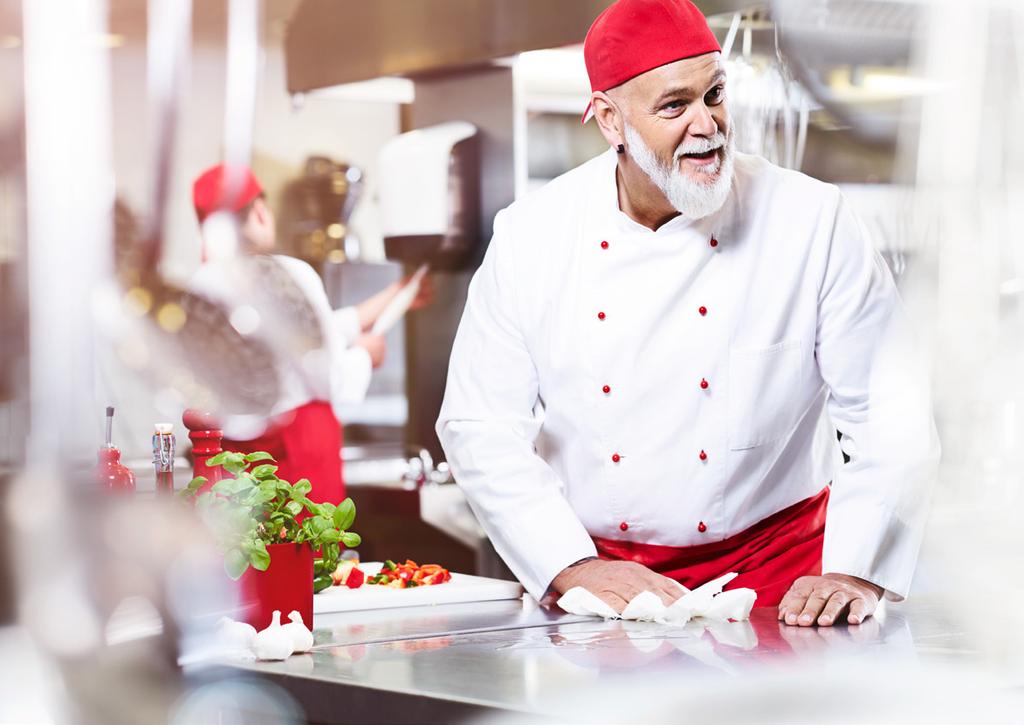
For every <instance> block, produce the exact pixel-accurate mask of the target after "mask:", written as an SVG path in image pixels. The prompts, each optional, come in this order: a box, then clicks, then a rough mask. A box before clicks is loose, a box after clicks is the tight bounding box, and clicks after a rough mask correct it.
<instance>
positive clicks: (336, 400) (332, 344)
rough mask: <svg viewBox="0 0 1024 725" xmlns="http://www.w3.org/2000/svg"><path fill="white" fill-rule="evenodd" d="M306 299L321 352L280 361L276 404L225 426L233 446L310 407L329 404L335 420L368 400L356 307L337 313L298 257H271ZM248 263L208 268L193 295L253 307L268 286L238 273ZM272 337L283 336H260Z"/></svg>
mask: <svg viewBox="0 0 1024 725" xmlns="http://www.w3.org/2000/svg"><path fill="white" fill-rule="evenodd" d="M271 258H272V259H273V260H274V261H276V262H277V264H278V265H280V268H281V270H283V273H284V274H286V275H288V279H290V280H291V282H292V283H294V285H295V287H296V289H297V292H298V293H299V294H301V295H302V296H303V297H304V298H305V302H306V303H307V304H308V305H309V307H310V309H311V311H312V314H313V316H314V318H315V320H316V322H317V325H318V327H319V328H320V334H321V336H322V338H323V347H322V348H321V349H320V350H318V351H317V352H318V353H319V354H317V355H312V356H307V357H304V358H300V357H298V356H292V357H289V358H287V359H282V360H278V364H277V377H278V385H279V386H280V388H279V394H278V399H277V403H276V404H275V405H274V407H273V409H272V410H271V411H270V412H269V414H268V415H267V416H258V417H254V416H229V417H227V418H226V419H225V420H224V421H223V422H222V427H223V429H224V435H225V436H226V437H227V438H230V439H234V440H250V439H252V438H256V437H258V436H260V435H262V434H263V432H264V431H265V429H266V427H267V425H268V424H269V423H270V422H271V421H273V420H274V419H275V418H276V417H277V416H279V415H281V414H282V413H286V412H288V411H290V410H294V409H295V408H298V407H300V406H303V405H305V404H306V403H309V402H311V401H315V400H321V401H325V402H329V403H330V404H331V407H332V409H333V410H334V414H335V417H339V419H340V410H341V409H342V407H343V406H344V405H345V404H349V403H357V402H360V401H362V400H363V399H364V398H365V397H366V392H367V390H368V389H369V387H370V379H371V375H372V372H373V365H372V363H371V360H370V354H369V353H368V352H367V351H366V350H365V349H364V348H362V347H358V346H356V345H355V344H354V343H355V342H356V340H357V339H358V338H359V336H360V334H361V330H360V326H359V316H358V313H357V312H356V308H355V307H342V308H340V309H333V308H332V307H331V304H330V301H329V300H328V298H327V292H326V291H325V290H324V283H323V281H322V280H321V279H320V275H318V274H317V273H316V270H315V269H313V268H312V267H311V266H310V265H309V264H307V263H306V262H303V261H302V260H300V259H296V258H294V257H288V256H285V255H280V254H275V255H272V257H271ZM240 261H242V262H244V258H239V259H235V258H229V259H225V260H221V261H215V262H207V263H205V264H203V265H202V266H200V267H199V269H198V270H196V272H195V274H194V275H193V276H192V279H191V280H190V283H189V286H190V288H191V289H192V291H194V292H197V293H199V294H202V295H204V296H206V297H209V298H211V299H213V300H217V301H219V302H220V303H221V304H222V305H224V306H225V307H226V308H227V309H235V308H237V307H239V306H243V305H247V304H249V303H252V305H253V306H255V307H258V303H257V302H255V301H253V300H252V299H250V296H255V297H261V296H263V295H264V292H265V289H264V285H265V284H267V283H266V282H264V281H262V280H259V279H250V278H247V277H246V276H245V270H247V269H248V268H247V267H244V266H243V267H239V262H240ZM261 332H265V333H266V334H268V335H275V334H280V331H275V330H262V331H261Z"/></svg>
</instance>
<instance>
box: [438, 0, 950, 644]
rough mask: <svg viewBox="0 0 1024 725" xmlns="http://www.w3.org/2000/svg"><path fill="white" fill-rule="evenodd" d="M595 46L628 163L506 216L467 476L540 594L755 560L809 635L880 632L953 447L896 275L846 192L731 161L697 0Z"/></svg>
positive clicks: (549, 190)
mask: <svg viewBox="0 0 1024 725" xmlns="http://www.w3.org/2000/svg"><path fill="white" fill-rule="evenodd" d="M584 56H585V59H586V65H587V71H588V73H589V76H590V81H591V87H592V91H593V93H592V95H591V106H590V107H589V108H588V109H587V113H588V115H589V114H590V113H591V112H592V113H593V116H594V117H596V120H597V123H598V125H599V127H600V130H601V133H602V134H603V135H604V137H605V139H606V141H607V142H608V144H609V146H610V147H611V149H610V150H609V151H607V152H605V153H604V154H602V155H601V156H599V157H597V158H595V159H593V160H591V161H589V162H588V163H586V164H584V165H583V166H581V167H579V168H577V169H575V170H572V171H570V172H568V173H567V174H564V175H563V176H562V177H560V178H557V179H555V180H554V181H552V182H551V183H549V184H548V185H547V186H545V187H544V188H542V189H540V190H538V191H537V192H535V193H533V194H531V195H529V196H527V197H525V198H524V199H522V200H519V201H517V202H516V203H514V204H512V205H511V206H510V207H508V208H507V209H505V210H503V211H502V212H500V213H499V214H498V216H497V218H496V219H495V222H494V237H493V240H492V241H491V244H490V247H489V249H488V251H487V256H486V259H485V261H484V263H483V265H482V266H481V268H480V269H479V271H478V272H477V274H476V276H475V278H474V280H473V283H472V286H471V288H470V293H469V299H468V302H467V304H466V310H465V313H464V316H463V318H462V323H461V326H460V328H459V332H458V336H457V338H456V341H455V345H454V349H453V352H452V358H451V365H450V369H449V377H448V387H447V391H446V395H445V401H444V406H443V408H442V411H441V415H440V419H439V420H438V424H437V431H438V435H439V436H440V438H441V441H442V443H443V445H444V449H445V452H446V453H447V456H448V461H449V463H450V465H451V467H452V470H453V472H454V474H455V477H456V480H457V481H458V483H459V484H460V486H462V488H463V489H464V490H465V492H466V495H467V497H468V498H469V500H470V502H471V504H472V506H473V508H474V510H475V511H476V512H477V513H478V515H479V517H480V519H481V521H482V523H483V526H484V528H485V529H486V531H487V533H488V534H489V536H490V537H491V540H492V541H493V543H494V545H495V548H496V549H497V551H498V552H499V553H500V554H501V555H502V556H503V557H504V558H505V560H506V562H507V563H508V564H509V566H510V567H511V569H512V571H513V572H515V574H516V575H517V576H518V577H519V579H520V580H521V581H522V582H523V583H524V584H525V586H526V587H527V589H528V590H529V591H530V592H531V593H532V594H533V595H534V596H536V597H538V598H540V597H542V596H543V595H545V593H547V592H549V591H553V592H555V593H563V592H565V591H566V590H568V589H569V588H571V587H574V586H582V587H585V588H586V589H588V590H590V591H591V592H593V593H595V594H597V595H598V596H599V597H601V598H602V599H604V600H605V601H606V602H607V603H608V604H609V605H611V606H612V607H614V608H615V609H616V610H618V611H622V609H623V608H624V607H625V606H626V604H627V603H628V602H629V601H630V600H631V599H632V598H633V597H634V596H635V595H636V594H638V593H640V592H642V591H644V590H649V591H652V592H655V593H657V594H659V595H660V596H661V597H662V598H663V600H664V601H665V602H666V603H670V602H672V601H674V600H675V599H676V598H678V597H679V595H680V593H681V592H680V591H679V588H678V587H677V586H676V584H675V582H676V581H678V582H681V583H683V584H684V585H687V586H690V587H692V586H696V585H698V584H701V583H704V582H706V581H709V580H711V579H713V578H715V577H718V576H720V575H723V574H726V573H729V572H738V573H739V576H738V577H737V578H736V579H735V580H734V581H733V582H732V584H731V585H730V586H731V587H751V588H753V589H754V590H756V591H757V595H758V599H757V605H759V606H766V605H771V606H775V605H778V606H779V609H778V616H779V618H780V619H782V620H783V621H785V622H786V623H787V624H791V625H797V624H798V625H802V626H811V625H813V624H817V625H822V626H829V625H832V624H833V623H835V622H837V621H842V620H847V621H849V622H850V623H853V624H857V623H860V622H863V621H864V620H865V618H867V617H869V616H870V615H871V614H872V613H873V612H874V611H875V609H876V607H877V606H878V603H879V600H880V598H881V597H883V595H888V596H889V597H890V598H893V599H899V598H902V597H904V596H905V595H906V594H907V592H908V589H909V586H910V581H911V577H912V574H913V571H914V567H915V564H916V560H917V556H918V550H919V548H920V543H921V539H922V534H923V525H924V521H925V513H926V509H927V504H928V500H929V494H930V490H931V482H932V479H933V475H934V470H935V467H936V464H937V458H938V441H937V436H936V434H935V429H934V424H933V422H932V416H931V407H930V402H929V397H928V396H929V392H928V383H927V378H926V376H924V375H921V374H919V373H918V371H917V370H916V369H914V367H913V366H912V364H911V363H912V362H913V360H914V358H913V352H914V348H913V345H912V344H911V343H910V340H911V339H912V335H910V334H909V332H908V330H907V325H906V318H905V314H904V311H903V308H902V304H901V302H900V299H899V297H898V295H897V291H896V287H895V285H894V283H893V279H892V276H891V275H890V273H889V270H888V269H887V267H886V266H885V263H884V262H883V261H882V259H881V257H880V256H879V255H878V254H877V253H876V252H875V251H874V250H873V248H872V246H871V245H870V243H869V242H868V240H867V239H866V238H865V236H864V234H863V231H862V228H861V227H860V225H859V224H858V222H857V220H856V219H855V218H854V217H853V215H852V213H851V211H850V209H849V207H848V206H847V204H846V203H845V202H844V200H843V198H842V196H841V195H840V193H839V191H838V190H837V189H836V188H835V187H834V186H831V185H828V184H824V183H821V182H819V181H816V180H814V179H811V178H809V177H807V176H804V175H802V174H800V173H797V172H793V171H789V170H784V169H781V168H778V167H775V166H773V165H771V164H770V163H768V162H767V161H765V160H764V159H762V158H760V157H755V156H749V155H746V154H741V153H738V152H737V151H735V150H734V148H733V141H732V137H733V132H732V127H731V123H730V116H729V112H728V104H727V100H726V99H727V93H726V77H725V72H724V68H723V65H722V59H721V53H720V48H719V45H718V42H717V40H716V39H715V36H714V34H713V33H712V32H711V30H710V29H709V27H708V24H707V22H706V20H705V18H704V16H703V15H702V14H701V12H700V10H698V8H697V7H696V6H694V5H693V4H692V3H691V2H689V0H618V1H617V2H615V3H613V4H612V5H610V6H609V7H608V8H607V9H606V10H605V11H604V12H603V13H602V14H601V15H600V16H599V17H598V18H597V20H596V21H595V22H594V24H593V25H592V27H591V29H590V31H589V33H588V35H587V38H586V42H585V44H584ZM584 120H586V117H585V119H584ZM837 428H838V429H839V431H841V433H842V436H843V443H842V450H841V449H840V444H839V442H838V441H837V437H836V429H837ZM842 451H845V452H846V453H847V454H848V455H849V456H850V459H851V460H850V462H849V463H848V464H846V465H843V457H842Z"/></svg>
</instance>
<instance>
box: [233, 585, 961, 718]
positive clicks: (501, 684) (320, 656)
mask: <svg viewBox="0 0 1024 725" xmlns="http://www.w3.org/2000/svg"><path fill="white" fill-rule="evenodd" d="M315 637H316V641H315V647H314V651H313V652H312V653H310V654H307V655H300V656H293V657H291V658H290V659H289V660H287V661H285V662H277V663H237V664H234V665H233V667H234V668H235V670H236V671H242V672H245V673H247V674H251V675H258V676H260V677H265V678H269V679H271V680H273V681H275V682H276V683H277V684H279V685H281V686H282V687H283V688H284V689H285V690H286V691H288V692H290V693H291V694H292V695H293V696H294V697H295V698H296V699H297V700H298V701H299V703H300V704H301V706H302V707H303V708H304V709H305V711H306V714H307V717H308V718H310V720H312V721H315V722H350V721H360V722H362V721H367V720H372V721H374V722H441V721H444V722H450V721H454V720H458V719H462V718H466V717H470V716H472V715H478V714H481V713H487V712H494V711H498V712H500V711H512V712H519V713H532V714H544V715H557V714H559V713H561V712H562V710H561V708H563V707H564V706H565V703H566V702H567V698H571V697H574V696H577V697H578V696H581V693H588V692H589V693H594V694H595V696H597V695H599V694H605V695H607V693H608V692H609V691H614V689H615V688H618V687H629V686H630V685H629V683H630V682H633V683H636V682H637V681H638V678H639V681H640V682H646V683H650V682H652V681H657V680H659V678H668V679H669V681H673V682H678V683H682V682H687V683H693V682H696V681H710V682H713V681H715V680H718V679H721V678H736V677H744V678H746V679H750V678H755V677H757V676H771V675H772V674H773V673H778V672H780V671H783V670H787V669H788V670H791V671H797V670H799V671H801V672H805V673H806V672H819V671H820V672H835V671H838V670H837V668H839V669H842V668H850V667H852V668H854V669H855V670H856V671H858V672H860V671H862V670H863V671H865V672H871V673H876V674H877V673H878V672H881V671H888V670H890V669H892V668H897V669H898V671H900V672H903V673H907V672H910V673H915V672H925V671H930V668H935V667H943V666H955V667H962V666H966V667H970V666H973V664H975V661H976V660H977V658H978V655H977V653H976V652H975V651H974V650H973V649H972V647H971V645H970V643H969V641H968V638H967V635H966V632H965V630H963V629H962V628H959V627H958V626H956V625H955V624H953V623H952V622H951V621H949V620H948V619H947V617H945V616H944V615H943V613H942V612H941V611H940V610H939V608H938V607H937V605H935V604H933V603H930V602H929V601H928V600H916V601H912V602H909V603H906V604H904V605H892V604H890V605H888V610H887V611H883V612H882V613H881V614H880V616H878V617H876V618H873V619H870V620H868V621H867V622H866V623H864V624H862V625H860V626H859V627H846V626H837V627H834V628H820V629H817V628H806V629H804V628H795V627H786V626H784V625H781V624H780V623H779V622H778V621H776V619H775V612H774V609H770V608H765V609H755V610H754V612H753V614H752V616H751V619H750V621H749V622H734V623H717V624H713V625H711V626H709V627H707V628H705V626H703V625H701V624H697V623H692V622H691V623H690V624H688V625H687V626H686V627H683V628H666V627H664V626H661V625H657V624H646V623H636V622H605V621H601V620H598V619H593V618H583V617H577V616H571V615H565V614H555V613H552V612H548V611H546V610H543V609H539V608H537V607H536V606H535V605H532V604H523V603H521V602H488V603H477V604H460V605H445V606H435V607H416V608H408V609H392V610H380V611H371V612H351V613H339V614H330V615H322V616H321V615H318V617H317V619H316V622H315ZM872 676H873V675H872ZM589 701H590V702H594V700H593V699H590V700H589ZM609 721H611V720H609Z"/></svg>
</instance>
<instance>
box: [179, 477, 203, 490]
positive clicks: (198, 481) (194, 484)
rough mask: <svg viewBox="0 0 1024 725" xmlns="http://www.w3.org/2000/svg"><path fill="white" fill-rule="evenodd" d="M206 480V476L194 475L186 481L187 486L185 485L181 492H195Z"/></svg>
mask: <svg viewBox="0 0 1024 725" xmlns="http://www.w3.org/2000/svg"><path fill="white" fill-rule="evenodd" d="M206 481H207V478H206V476H196V477H195V478H193V479H192V480H191V481H189V482H188V486H186V487H185V490H184V491H183V492H182V493H190V494H192V493H195V492H196V491H198V490H199V489H201V488H202V487H203V485H204V484H205V483H206Z"/></svg>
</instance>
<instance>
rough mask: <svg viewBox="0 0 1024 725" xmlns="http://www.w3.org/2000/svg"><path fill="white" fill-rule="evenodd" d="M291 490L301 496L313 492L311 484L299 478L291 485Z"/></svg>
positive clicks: (307, 480)
mask: <svg viewBox="0 0 1024 725" xmlns="http://www.w3.org/2000/svg"><path fill="white" fill-rule="evenodd" d="M292 490H293V491H297V492H298V493H299V494H300V495H302V496H305V495H306V494H307V493H309V492H310V491H312V490H313V484H312V483H310V482H309V479H306V478H300V479H299V480H298V481H297V482H296V483H295V484H293V485H292Z"/></svg>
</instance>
